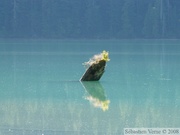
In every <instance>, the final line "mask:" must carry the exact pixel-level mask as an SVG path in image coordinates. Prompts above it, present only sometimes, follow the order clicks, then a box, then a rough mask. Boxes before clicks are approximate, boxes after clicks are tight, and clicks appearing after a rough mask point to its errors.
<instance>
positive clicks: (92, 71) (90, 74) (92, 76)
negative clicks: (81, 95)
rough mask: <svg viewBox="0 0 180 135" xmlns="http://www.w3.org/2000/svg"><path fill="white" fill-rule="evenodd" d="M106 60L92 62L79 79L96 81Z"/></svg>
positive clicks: (102, 70) (103, 69)
mask: <svg viewBox="0 0 180 135" xmlns="http://www.w3.org/2000/svg"><path fill="white" fill-rule="evenodd" d="M105 66H106V61H105V60H100V61H99V62H98V63H93V64H92V65H91V66H90V67H89V68H88V69H87V70H86V72H85V73H84V75H83V76H82V78H81V79H80V81H98V80H99V79H100V78H101V76H102V75H103V73H104V71H105Z"/></svg>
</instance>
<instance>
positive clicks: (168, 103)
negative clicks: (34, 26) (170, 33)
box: [0, 39, 180, 135]
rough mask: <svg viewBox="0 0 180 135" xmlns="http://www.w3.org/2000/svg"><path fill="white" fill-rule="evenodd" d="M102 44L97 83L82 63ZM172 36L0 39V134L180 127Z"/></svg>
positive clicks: (179, 54) (100, 133) (72, 134)
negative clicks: (105, 58) (87, 77)
mask: <svg viewBox="0 0 180 135" xmlns="http://www.w3.org/2000/svg"><path fill="white" fill-rule="evenodd" d="M103 50H106V51H109V57H110V61H109V62H108V63H107V66H106V71H105V73H104V75H103V76H102V78H101V79H100V81H99V82H80V81H79V79H80V78H81V76H82V75H83V73H84V72H85V68H84V67H83V65H82V63H83V62H86V61H88V60H89V58H91V57H92V56H93V55H94V54H98V53H101V52H102V51H103ZM179 60H180V40H26V39H13V40H12V39H11V40H10V39H9V40H8V39H1V40H0V134H2V135H4V134H6V135H15V134H18V135H24V134H26V135H55V134H62V135H77V134H78V135H81V134H83V135H111V134H112V135H120V134H123V131H124V128H142V127H144V128H156V127H159V128H179V127H180V115H179V114H180V70H179V69H180V62H179Z"/></svg>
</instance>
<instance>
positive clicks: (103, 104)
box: [86, 96, 110, 111]
mask: <svg viewBox="0 0 180 135" xmlns="http://www.w3.org/2000/svg"><path fill="white" fill-rule="evenodd" d="M86 99H87V100H89V101H90V102H91V103H92V104H93V106H94V107H97V108H101V109H102V110H103V111H107V110H108V109H109V103H110V101H109V100H104V101H101V100H99V99H97V98H94V97H92V96H88V97H86Z"/></svg>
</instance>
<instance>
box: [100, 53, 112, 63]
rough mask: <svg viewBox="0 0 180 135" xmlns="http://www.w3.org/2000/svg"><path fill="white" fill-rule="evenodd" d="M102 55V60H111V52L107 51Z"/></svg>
mask: <svg viewBox="0 0 180 135" xmlns="http://www.w3.org/2000/svg"><path fill="white" fill-rule="evenodd" d="M101 54H102V60H105V61H106V62H107V61H110V59H109V52H106V51H105V50H104V51H103V52H102V53H101Z"/></svg>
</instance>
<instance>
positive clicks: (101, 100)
mask: <svg viewBox="0 0 180 135" xmlns="http://www.w3.org/2000/svg"><path fill="white" fill-rule="evenodd" d="M82 85H83V87H84V88H85V90H86V91H87V92H88V94H89V95H88V96H86V99H87V100H89V101H90V102H91V103H92V104H93V106H94V107H98V108H101V109H102V110H103V111H106V110H108V109H109V103H110V101H109V100H107V98H106V96H105V93H104V89H103V87H102V85H101V84H100V82H97V81H95V82H82Z"/></svg>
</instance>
